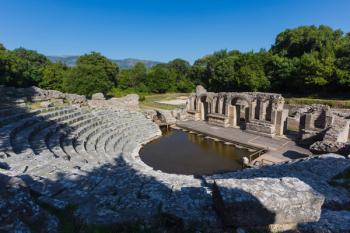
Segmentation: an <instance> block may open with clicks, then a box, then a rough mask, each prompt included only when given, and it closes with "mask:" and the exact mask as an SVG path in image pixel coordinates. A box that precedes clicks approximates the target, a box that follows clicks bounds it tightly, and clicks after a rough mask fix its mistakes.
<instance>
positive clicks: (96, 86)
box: [63, 52, 119, 96]
mask: <svg viewBox="0 0 350 233" xmlns="http://www.w3.org/2000/svg"><path fill="white" fill-rule="evenodd" d="M118 71H119V68H118V66H117V65H116V64H114V63H113V62H111V61H110V60H108V59H107V58H106V57H104V56H102V55H101V54H99V53H95V52H92V53H90V54H86V55H83V56H81V57H79V58H78V60H77V65H76V66H75V67H74V68H72V69H71V70H70V71H69V72H68V75H67V76H66V77H65V79H64V83H63V87H64V90H66V91H67V92H71V93H77V94H81V95H86V96H91V95H92V94H94V93H96V92H102V93H104V94H107V92H108V91H110V90H111V89H112V88H113V87H114V86H115V84H116V82H117V74H118Z"/></svg>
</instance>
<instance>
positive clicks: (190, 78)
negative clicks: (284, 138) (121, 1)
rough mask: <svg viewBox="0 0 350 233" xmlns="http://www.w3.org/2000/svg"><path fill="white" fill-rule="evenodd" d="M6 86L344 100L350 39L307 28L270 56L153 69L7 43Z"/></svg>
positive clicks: (2, 76) (281, 38)
mask: <svg viewBox="0 0 350 233" xmlns="http://www.w3.org/2000/svg"><path fill="white" fill-rule="evenodd" d="M0 84H1V85H9V86H17V87H26V86H31V85H36V86H39V87H42V88H45V89H55V90H60V91H64V92H71V93H78V94H84V95H87V96H91V95H92V94H93V93H96V92H103V93H105V94H109V95H114V96H118V95H121V94H124V93H132V92H137V93H165V92H190V91H192V90H193V89H194V87H195V85H197V84H201V85H203V86H205V87H206V88H207V89H208V90H210V91H270V92H279V93H284V94H290V95H329V96H330V95H336V94H342V93H346V92H347V91H348V90H349V87H350V33H344V32H342V31H341V30H333V29H332V28H330V27H327V26H323V25H321V26H319V27H316V26H301V27H298V28H295V29H287V30H285V31H283V32H281V33H279V34H278V35H277V37H276V40H275V42H274V44H273V45H272V46H271V48H270V49H269V50H261V51H259V52H253V51H252V52H240V51H237V50H233V51H227V50H222V51H218V52H215V53H213V54H211V55H208V56H205V57H203V58H200V59H198V60H196V61H195V62H194V64H193V65H191V64H190V63H189V62H187V61H185V60H182V59H175V60H173V61H170V62H168V63H164V64H157V65H155V66H153V67H152V68H149V69H147V68H146V66H145V65H144V64H143V63H137V64H136V65H135V66H134V67H133V68H131V69H119V67H118V66H117V65H116V64H115V63H113V62H112V61H110V60H109V59H107V58H106V57H104V56H103V55H101V54H100V53H97V52H91V53H89V54H85V55H83V56H80V57H79V58H78V60H77V62H76V65H75V66H74V67H68V66H66V65H65V64H63V63H52V62H50V60H49V59H48V58H47V57H46V56H44V55H42V54H39V53H37V52H35V51H33V50H27V49H24V48H18V49H14V50H8V49H6V48H5V47H4V46H3V45H1V44H0Z"/></svg>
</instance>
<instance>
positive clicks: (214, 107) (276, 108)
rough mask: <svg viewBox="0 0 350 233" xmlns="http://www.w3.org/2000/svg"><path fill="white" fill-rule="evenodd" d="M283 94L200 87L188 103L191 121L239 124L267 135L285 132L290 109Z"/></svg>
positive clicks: (245, 128)
mask: <svg viewBox="0 0 350 233" xmlns="http://www.w3.org/2000/svg"><path fill="white" fill-rule="evenodd" d="M283 106H284V98H283V97H282V96H281V95H280V94H274V93H261V92H221V93H213V92H207V91H206V90H205V89H204V88H203V87H201V86H198V87H197V90H196V93H194V94H192V95H191V96H190V97H189V99H188V102H187V113H188V118H189V119H190V120H195V121H200V120H202V121H207V122H208V123H209V124H212V125H217V126H222V127H237V128H241V129H244V130H246V131H248V132H251V133H257V134H262V135H266V136H275V135H283V132H284V128H285V121H286V118H287V116H288V111H287V110H284V109H283Z"/></svg>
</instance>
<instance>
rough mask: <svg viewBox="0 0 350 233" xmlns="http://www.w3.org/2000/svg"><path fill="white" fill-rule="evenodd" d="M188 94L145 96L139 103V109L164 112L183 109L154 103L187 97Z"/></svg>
mask: <svg viewBox="0 0 350 233" xmlns="http://www.w3.org/2000/svg"><path fill="white" fill-rule="evenodd" d="M188 96H189V93H166V94H153V95H146V96H145V99H144V100H143V101H140V107H141V108H143V109H150V108H152V109H154V108H158V109H165V110H173V109H176V108H179V107H185V106H174V105H170V104H161V103H157V102H156V101H164V100H173V99H176V98H178V97H188Z"/></svg>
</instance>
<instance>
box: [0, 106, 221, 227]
mask: <svg viewBox="0 0 350 233" xmlns="http://www.w3.org/2000/svg"><path fill="white" fill-rule="evenodd" d="M160 135H161V131H160V129H159V127H158V126H157V125H156V124H155V123H154V122H152V121H151V120H150V119H147V118H146V116H145V115H144V114H143V113H142V112H140V111H128V110H111V109H103V108H100V109H94V108H88V107H77V106H63V107H49V108H42V109H36V110H29V109H26V108H24V107H16V106H6V107H0V165H1V164H4V163H6V164H7V166H6V167H4V166H0V172H1V173H2V174H5V175H8V176H12V177H21V179H23V180H24V181H25V182H26V184H27V185H28V187H29V188H30V189H31V190H32V191H33V192H34V193H36V194H37V195H38V196H39V200H40V201H42V202H44V203H46V204H48V205H51V206H52V207H55V208H64V207H65V206H67V205H70V204H74V205H77V206H79V207H78V209H77V210H76V212H77V216H79V217H81V219H82V220H84V221H86V222H87V223H95V224H105V223H106V224H109V223H118V222H124V221H130V220H134V219H135V218H137V219H139V218H142V219H149V218H150V217H151V216H156V214H157V212H158V211H159V208H160V207H161V208H162V210H163V211H166V212H169V213H173V214H174V215H176V216H180V217H181V218H184V219H186V218H187V219H192V218H198V219H199V218H200V219H201V221H202V220H204V221H209V222H214V219H215V221H216V218H215V217H214V212H213V211H212V209H211V208H212V207H211V201H210V200H211V199H210V196H208V195H207V192H208V190H206V189H205V188H203V187H202V185H201V181H200V180H198V179H195V178H194V177H193V176H182V175H175V174H165V173H162V172H161V171H155V170H153V169H152V168H151V167H149V166H147V165H146V164H144V163H143V162H142V161H141V159H140V157H139V154H138V152H139V150H140V148H141V147H142V145H143V144H146V143H148V142H150V141H151V140H153V139H154V138H156V137H159V136H160ZM180 190H182V191H180ZM86 203H89V204H88V205H87V204H86ZM194 206H197V207H198V208H194ZM92 210H93V211H92ZM135 210H138V211H137V212H136V213H135ZM209 210H210V211H209ZM205 212H207V214H205V215H204V216H206V217H203V216H201V215H202V214H203V213H205Z"/></svg>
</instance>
